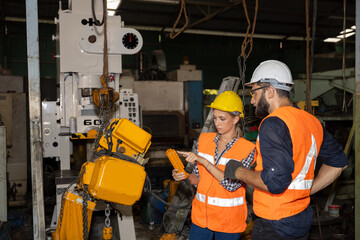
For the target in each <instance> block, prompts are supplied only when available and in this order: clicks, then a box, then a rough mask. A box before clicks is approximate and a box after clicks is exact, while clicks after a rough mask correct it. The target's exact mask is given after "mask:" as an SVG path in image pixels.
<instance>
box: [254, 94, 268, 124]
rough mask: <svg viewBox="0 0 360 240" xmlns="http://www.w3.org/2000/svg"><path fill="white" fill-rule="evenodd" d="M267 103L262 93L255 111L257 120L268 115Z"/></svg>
mask: <svg viewBox="0 0 360 240" xmlns="http://www.w3.org/2000/svg"><path fill="white" fill-rule="evenodd" d="M269 107H270V105H269V103H268V102H267V101H266V99H265V96H264V93H262V94H261V97H260V99H259V102H258V104H257V106H256V109H255V115H256V116H257V117H258V118H264V117H266V116H267V115H269Z"/></svg>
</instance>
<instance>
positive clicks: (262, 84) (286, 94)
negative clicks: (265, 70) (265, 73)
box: [258, 82, 290, 99]
mask: <svg viewBox="0 0 360 240" xmlns="http://www.w3.org/2000/svg"><path fill="white" fill-rule="evenodd" d="M258 85H259V86H260V87H265V86H266V87H270V86H271V84H270V83H268V82H259V83H258ZM262 90H263V91H264V92H265V90H266V89H265V88H264V89H262ZM275 90H276V92H277V94H278V96H279V97H280V98H289V99H290V92H288V91H285V90H282V89H277V88H275Z"/></svg>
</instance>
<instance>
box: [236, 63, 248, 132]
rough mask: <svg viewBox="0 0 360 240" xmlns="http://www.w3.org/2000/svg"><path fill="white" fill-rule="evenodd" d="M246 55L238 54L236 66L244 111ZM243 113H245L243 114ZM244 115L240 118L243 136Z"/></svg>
mask: <svg viewBox="0 0 360 240" xmlns="http://www.w3.org/2000/svg"><path fill="white" fill-rule="evenodd" d="M246 59H247V58H246V57H243V56H238V57H237V61H238V66H239V76H240V84H242V102H243V109H244V112H245V72H246ZM244 115H245V114H244ZM245 126H246V121H245V116H244V117H243V118H242V132H243V136H245Z"/></svg>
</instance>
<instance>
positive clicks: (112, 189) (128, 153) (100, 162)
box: [53, 118, 151, 240]
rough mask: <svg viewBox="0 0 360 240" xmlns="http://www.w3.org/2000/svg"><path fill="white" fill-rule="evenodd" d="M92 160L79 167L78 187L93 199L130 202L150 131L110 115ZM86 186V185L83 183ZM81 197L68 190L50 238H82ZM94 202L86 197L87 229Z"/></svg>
mask: <svg viewBox="0 0 360 240" xmlns="http://www.w3.org/2000/svg"><path fill="white" fill-rule="evenodd" d="M99 145H100V147H99V148H98V149H97V151H98V153H99V152H101V151H102V152H103V153H104V154H100V156H99V157H98V158H97V159H96V160H95V161H94V162H86V163H84V164H83V166H82V168H81V171H80V173H81V174H80V178H79V180H78V184H77V188H76V189H78V190H80V191H84V189H87V193H88V194H89V195H90V196H91V197H92V199H94V200H95V201H96V200H104V201H108V202H114V203H118V204H124V205H133V204H134V203H135V202H136V201H137V200H139V199H140V197H141V194H142V191H143V187H144V183H145V179H146V172H145V169H144V166H143V165H144V164H146V162H147V160H146V159H144V156H145V153H146V152H147V150H148V149H149V147H150V145H151V135H150V134H149V133H147V132H146V131H144V130H143V129H141V128H140V127H138V126H137V125H136V124H134V123H132V122H131V121H129V120H127V119H117V118H115V119H113V120H112V122H111V123H110V125H109V127H108V128H107V130H106V131H105V133H104V134H103V136H102V137H101V139H100V142H99ZM85 186H86V187H85ZM81 203H82V198H81V197H80V196H78V195H76V194H74V193H71V192H70V191H69V192H67V194H66V195H65V198H64V199H63V204H62V213H60V216H59V220H58V225H57V229H56V231H55V232H54V233H53V239H56V240H65V239H82V236H83V226H82V224H83V221H82V220H83V216H82V204H81ZM94 208H95V202H92V201H88V212H87V214H88V229H89V228H90V223H91V215H92V211H93V210H94ZM103 234H104V237H105V238H104V239H106V238H107V237H108V236H110V235H111V230H110V228H106V229H105V231H104V233H103Z"/></svg>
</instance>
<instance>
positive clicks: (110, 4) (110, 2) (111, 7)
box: [107, 0, 121, 16]
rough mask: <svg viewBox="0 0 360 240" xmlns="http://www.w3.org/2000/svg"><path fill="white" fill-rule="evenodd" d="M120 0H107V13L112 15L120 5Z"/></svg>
mask: <svg viewBox="0 0 360 240" xmlns="http://www.w3.org/2000/svg"><path fill="white" fill-rule="evenodd" d="M120 4H121V0H107V9H108V11H107V12H108V15H109V16H114V15H115V11H116V9H117V8H118V7H119V6H120Z"/></svg>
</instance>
